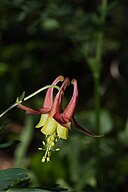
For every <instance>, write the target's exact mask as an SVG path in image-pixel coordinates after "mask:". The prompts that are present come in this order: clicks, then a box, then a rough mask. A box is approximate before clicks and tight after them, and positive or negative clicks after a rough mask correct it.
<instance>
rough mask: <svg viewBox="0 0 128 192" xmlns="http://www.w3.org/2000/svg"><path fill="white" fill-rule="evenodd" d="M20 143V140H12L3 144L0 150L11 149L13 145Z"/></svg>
mask: <svg viewBox="0 0 128 192" xmlns="http://www.w3.org/2000/svg"><path fill="white" fill-rule="evenodd" d="M19 142H20V141H18V140H11V141H8V142H6V143H2V144H0V149H2V148H7V147H10V146H11V145H13V144H16V143H19Z"/></svg>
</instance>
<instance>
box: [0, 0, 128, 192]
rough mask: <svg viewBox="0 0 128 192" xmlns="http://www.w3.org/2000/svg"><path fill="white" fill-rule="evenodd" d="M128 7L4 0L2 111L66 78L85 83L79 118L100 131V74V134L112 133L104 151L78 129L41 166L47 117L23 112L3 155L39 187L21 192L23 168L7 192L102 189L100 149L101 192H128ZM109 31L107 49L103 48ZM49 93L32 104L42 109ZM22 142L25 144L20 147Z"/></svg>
mask: <svg viewBox="0 0 128 192" xmlns="http://www.w3.org/2000/svg"><path fill="white" fill-rule="evenodd" d="M127 9H128V2H127V1H117V0H113V1H110V0H108V5H107V6H106V8H105V9H103V7H102V6H101V1H94V0H93V1H91V2H90V1H89V0H79V1H78V0H74V1H62V0H56V1H53V0H43V1H42V0H38V1H36V0H28V1H25V0H1V2H0V31H1V33H0V90H1V91H0V106H1V107H0V111H1V113H2V112H3V111H4V110H5V109H6V108H8V107H9V106H10V104H12V103H14V102H15V99H16V97H17V96H18V95H20V93H21V92H23V91H24V90H25V93H26V95H29V94H31V93H32V92H33V91H35V90H37V89H39V88H40V87H42V86H43V85H46V84H49V83H51V82H52V80H53V79H54V77H56V76H57V75H60V74H62V75H64V76H69V77H70V78H71V79H72V78H74V77H75V78H77V79H78V83H79V92H80V94H79V102H78V112H77V114H76V118H77V120H78V121H79V122H80V123H81V124H82V126H83V127H85V128H87V129H89V130H91V131H93V132H94V133H98V131H97V125H96V123H95V119H96V118H95V114H97V112H96V111H97V110H96V109H95V104H96V103H97V102H96V100H95V99H96V95H94V92H93V90H94V89H93V88H94V85H95V86H97V85H96V83H95V82H96V81H94V79H96V78H94V77H95V75H94V74H96V75H97V74H98V75H97V76H98V81H99V82H98V86H97V88H96V90H97V93H98V94H99V96H100V110H99V111H100V113H99V127H100V129H99V132H100V134H104V136H103V137H102V138H100V144H99V150H97V144H96V143H97V139H93V138H88V137H85V136H84V135H82V134H80V133H78V132H77V130H75V129H74V127H73V128H72V130H71V134H70V138H69V140H68V141H67V142H66V141H61V142H60V146H61V151H60V152H59V153H57V154H56V153H55V157H54V158H53V159H52V162H51V163H50V164H45V165H44V164H42V163H41V162H40V159H41V156H42V154H41V153H40V152H37V148H38V147H39V146H40V142H41V140H42V137H43V135H42V134H41V133H40V132H39V131H38V132H37V130H34V126H35V125H36V123H37V122H38V119H39V116H38V115H37V116H36V117H35V116H34V117H33V116H32V117H30V116H28V117H27V118H28V119H27V120H26V118H24V115H23V114H24V113H23V112H21V111H19V110H18V109H14V110H11V111H10V112H9V113H8V114H6V115H5V119H4V120H3V122H2V123H1V124H0V135H1V136H0V143H1V144H0V148H1V153H0V154H1V155H0V156H1V158H5V160H6V159H7V158H11V160H12V161H13V163H14V161H15V162H16V161H17V162H18V163H17V164H18V166H19V167H27V168H29V170H30V172H29V173H26V174H30V173H32V174H33V175H34V178H33V179H32V177H31V176H30V179H31V182H30V183H31V184H30V185H29V186H27V187H26V188H27V189H25V186H24V187H23V186H22V187H23V188H22V190H21V188H20V186H15V185H17V182H18V185H19V183H20V179H21V180H22V179H23V180H24V178H27V176H25V177H22V178H19V176H17V175H18V174H19V173H20V171H21V173H22V170H21V169H18V171H16V172H14V174H15V176H14V175H13V177H11V179H10V183H8V184H7V185H8V187H9V189H8V187H6V188H5V190H6V189H7V191H13V190H14V191H25V190H27V191H39V190H41V191H45V189H43V188H42V187H44V186H51V185H53V184H55V183H58V184H61V186H63V187H64V188H68V189H71V190H72V191H91V192H92V191H96V171H97V163H96V162H97V153H98V152H100V156H101V160H100V170H101V171H100V176H101V178H102V179H101V188H102V190H101V191H104V192H106V191H113V192H115V191H121V192H126V191H128V187H127V183H128V180H127V178H128V156H127V149H128V125H127V124H128V123H127V109H128V104H127V103H128V102H127V98H128V86H127V81H128V65H127V63H128V54H127V50H128V43H127V31H128V25H127V18H128V12H127ZM101 15H102V18H101ZM104 15H105V16H106V20H105V21H104V19H103V17H104ZM101 34H104V35H103V38H101V39H102V43H103V44H102V43H99V39H100V38H99V36H100V35H101ZM101 39H100V40H101ZM99 44H100V45H101V47H100V54H99V51H98V49H97V48H98V46H99ZM99 55H100V57H99ZM99 58H100V59H99ZM98 61H99V62H98ZM43 96H44V94H42V95H39V96H36V97H34V98H33V99H32V100H30V101H29V102H27V105H28V106H31V107H33V108H38V106H39V107H41V106H42V102H43ZM23 97H24V95H23ZM23 97H22V98H21V99H23ZM65 97H66V99H65V100H64V104H66V101H67V100H68V98H69V97H71V92H70V90H69V91H68V90H67V93H66V94H65ZM98 107H99V106H98ZM31 118H33V120H31ZM25 122H26V123H25ZM4 124H5V125H4ZM29 128H30V129H29ZM21 131H22V133H21ZM33 131H34V132H33ZM15 140H21V143H19V145H17V143H15V142H14V144H15V145H13V141H15ZM14 154H15V155H14ZM14 156H15V159H14ZM1 164H2V163H1ZM1 164H0V165H1ZM0 172H1V171H0ZM5 172H6V173H7V171H5ZM12 173H13V172H12ZM0 174H1V173H0ZM2 174H4V171H2ZM9 174H10V172H9ZM30 175H31V174H30ZM21 176H23V175H21ZM1 178H3V179H4V178H5V177H3V176H2V177H0V182H2V180H1ZM13 178H14V179H13ZM17 178H18V181H17V180H16V179H17ZM34 179H35V180H34ZM6 181H7V180H6ZM25 181H26V179H25ZM8 182H9V181H8ZM23 183H24V182H23ZM25 184H26V183H25ZM26 185H27V184H26ZM2 186H3V183H0V187H2ZM12 186H13V187H14V188H13V189H11V187H12ZM33 186H34V187H35V186H36V187H37V186H38V188H39V189H36V188H32V187H33ZM28 187H29V188H28ZM1 190H2V189H1ZM46 190H47V189H46ZM56 190H57V189H56ZM60 191H61V189H60Z"/></svg>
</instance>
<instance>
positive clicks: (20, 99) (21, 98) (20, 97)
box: [18, 91, 25, 101]
mask: <svg viewBox="0 0 128 192" xmlns="http://www.w3.org/2000/svg"><path fill="white" fill-rule="evenodd" d="M24 97H25V91H23V93H22V94H21V95H20V96H19V97H18V100H19V101H22V100H23V99H24Z"/></svg>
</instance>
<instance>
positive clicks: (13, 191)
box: [6, 188, 50, 192]
mask: <svg viewBox="0 0 128 192" xmlns="http://www.w3.org/2000/svg"><path fill="white" fill-rule="evenodd" d="M6 192H50V191H48V190H43V189H32V188H31V189H28V188H22V189H19V188H13V189H8V190H7V191H6Z"/></svg>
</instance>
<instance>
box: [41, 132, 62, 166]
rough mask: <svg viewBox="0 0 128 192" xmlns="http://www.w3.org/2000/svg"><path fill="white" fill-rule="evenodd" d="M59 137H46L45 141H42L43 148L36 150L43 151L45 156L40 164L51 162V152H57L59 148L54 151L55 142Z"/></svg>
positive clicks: (53, 135)
mask: <svg viewBox="0 0 128 192" xmlns="http://www.w3.org/2000/svg"><path fill="white" fill-rule="evenodd" d="M58 139H59V137H58V136H57V135H56V133H54V134H52V135H47V136H46V141H42V144H43V148H38V150H45V154H44V156H43V157H42V160H41V161H42V162H43V163H44V162H50V161H51V153H52V151H59V150H60V149H59V148H56V149H54V146H55V144H56V142H57V141H58Z"/></svg>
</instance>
